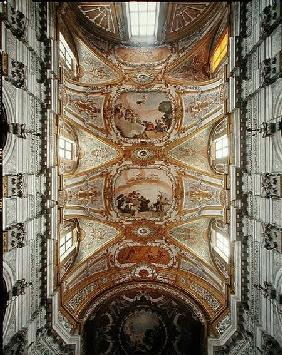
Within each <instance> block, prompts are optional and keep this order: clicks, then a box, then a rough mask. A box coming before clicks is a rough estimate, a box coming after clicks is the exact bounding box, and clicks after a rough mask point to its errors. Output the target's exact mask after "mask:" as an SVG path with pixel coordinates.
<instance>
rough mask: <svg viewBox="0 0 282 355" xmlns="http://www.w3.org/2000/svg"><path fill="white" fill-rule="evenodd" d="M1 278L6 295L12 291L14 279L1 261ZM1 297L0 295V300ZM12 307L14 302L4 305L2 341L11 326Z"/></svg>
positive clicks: (10, 270) (11, 272)
mask: <svg viewBox="0 0 282 355" xmlns="http://www.w3.org/2000/svg"><path fill="white" fill-rule="evenodd" d="M3 278H4V282H5V285H6V290H7V293H8V292H9V291H10V290H11V289H12V287H13V285H14V283H15V282H16V279H15V277H14V275H13V271H12V269H11V268H10V266H9V265H8V264H7V263H6V262H5V261H3ZM2 297H3V296H2V295H1V298H2ZM2 302H3V301H2ZM14 307H15V303H14V302H10V303H9V304H8V305H6V309H5V314H4V321H3V339H6V334H7V332H8V330H9V327H10V325H11V321H12V313H13V309H14ZM6 340H8V339H6Z"/></svg>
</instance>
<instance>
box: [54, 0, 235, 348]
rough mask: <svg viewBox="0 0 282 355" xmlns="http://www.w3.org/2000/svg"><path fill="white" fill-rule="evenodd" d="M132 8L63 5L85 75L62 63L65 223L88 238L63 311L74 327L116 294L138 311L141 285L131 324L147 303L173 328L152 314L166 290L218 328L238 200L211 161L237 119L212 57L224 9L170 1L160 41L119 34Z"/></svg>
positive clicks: (62, 272) (67, 263)
mask: <svg viewBox="0 0 282 355" xmlns="http://www.w3.org/2000/svg"><path fill="white" fill-rule="evenodd" d="M67 9H68V10H69V11H70V12H68V11H67ZM123 16H124V13H123V5H122V3H94V2H93V3H89V2H85V3H83V2H80V3H77V4H65V5H64V6H63V7H62V11H61V19H62V20H61V23H62V27H61V30H62V31H63V32H64V35H65V37H66V38H70V37H71V40H70V42H71V45H70V46H71V47H72V48H74V52H75V53H76V55H77V62H78V74H77V75H74V74H73V73H71V72H68V71H65V75H64V82H63V83H62V84H61V88H60V95H61V100H62V103H63V115H62V116H61V119H60V121H59V134H62V135H64V136H68V137H69V138H71V139H72V140H73V141H75V142H76V146H77V159H76V160H75V161H74V162H71V163H70V162H67V161H61V162H60V163H61V164H60V174H61V176H62V181H63V184H62V185H61V189H60V191H59V193H60V207H61V208H62V211H63V216H62V220H61V222H62V223H61V227H60V232H61V233H63V232H64V231H66V230H68V229H69V228H70V227H71V226H76V228H78V235H79V242H78V247H77V248H76V250H75V251H74V252H73V253H72V254H71V255H70V256H69V257H68V258H66V259H65V260H64V261H63V262H62V263H61V264H59V270H58V271H59V284H60V287H61V302H62V307H63V311H64V313H65V314H66V316H67V317H68V318H69V319H70V320H71V321H72V322H73V325H74V327H75V326H76V325H77V324H79V323H84V322H85V321H86V320H87V319H88V320H89V319H90V320H91V319H95V317H98V316H99V312H101V309H102V308H99V307H98V305H99V304H100V303H101V304H103V306H101V307H106V306H105V305H107V304H110V303H111V302H112V300H113V298H114V297H115V295H116V297H124V299H127V301H128V300H129V299H130V300H131V301H130V302H129V301H128V302H129V305H128V306H124V304H122V303H121V304H118V305H116V306H115V307H117V308H118V309H119V310H124V309H127V307H129V308H130V307H131V306H132V304H135V303H134V302H137V301H136V300H137V299H138V292H139V291H140V290H142V292H143V293H144V302H143V303H142V302H141V303H142V307H141V306H140V307H141V308H140V309H139V313H138V315H137V314H136V312H135V313H134V311H133V310H132V307H131V308H130V312H131V313H130V312H129V311H128V312H127V311H126V312H127V313H126V314H127V316H126V317H129V318H127V319H130V321H132V322H133V323H134V319H135V318H134V317H137V318H138V317H143V316H144V314H145V313H146V312H147V313H146V317H147V318H148V317H149V318H150V321H151V322H157V323H158V324H159V326H160V329H161V330H160V331H164V330H162V329H163V328H162V327H165V325H164V324H165V323H163V322H164V321H163V319H168V318H167V317H168V316H167V315H166V313H165V312H166V311H157V310H156V311H154V312H157V313H158V312H163V313H162V314H163V317H164V318H158V317H159V316H156V314H157V313H154V312H153V311H152V312H153V313H152V312H151V311H148V304H152V302H154V301H153V300H154V299H155V298H159V297H164V298H163V300H164V299H165V297H168V296H163V295H164V294H166V295H169V297H170V299H178V300H182V302H184V304H186V305H187V307H188V308H189V310H187V312H188V313H189V312H191V314H193V315H194V316H193V317H194V319H199V320H200V322H202V323H203V324H204V326H205V327H207V326H208V332H209V334H212V335H215V336H216V335H217V330H216V324H217V323H218V322H219V320H220V319H222V317H223V316H224V315H225V314H226V313H227V312H228V295H229V292H230V291H232V284H231V278H230V265H227V264H225V263H223V262H222V261H221V260H220V258H217V256H216V255H215V254H214V253H213V251H212V249H211V246H210V237H211V226H212V223H214V221H216V220H217V221H221V223H222V222H223V221H224V215H225V212H226V208H227V207H228V200H229V198H228V193H227V191H226V190H225V187H226V184H225V182H226V181H225V179H224V176H223V175H222V174H219V173H217V172H216V171H215V170H214V169H213V168H212V166H211V165H210V158H209V141H210V137H211V135H212V132H213V129H214V127H215V126H216V125H217V124H218V123H219V122H223V124H224V125H225V127H226V129H227V127H228V119H227V118H226V117H225V99H226V98H225V84H224V68H223V67H221V69H220V70H218V71H217V73H216V74H215V75H212V74H211V73H210V71H209V59H210V54H211V50H212V48H213V47H214V43H215V42H216V40H217V39H218V38H219V37H220V36H221V35H222V33H223V31H224V30H225V29H226V22H227V8H226V5H225V4H224V3H220V4H219V3H204V2H199V3H166V4H165V8H164V9H163V16H164V24H165V27H164V29H165V30H164V31H162V33H163V37H162V39H161V41H162V43H163V44H162V45H159V46H156V47H146V48H145V47H143V48H142V47H141V48H140V47H139V48H136V47H130V46H128V45H125V44H124V43H122V42H123V41H126V34H125V31H124V33H123V35H122V34H121V30H120V26H122V24H123V22H122V21H123ZM96 33H99V35H100V36H101V38H103V40H104V41H105V42H104V44H103V45H101V43H100V44H97V45H96V43H97V38H96V39H95V34H96ZM122 36H124V37H122ZM171 41H174V42H173V43H172V44H170V42H171ZM102 47H103V48H102ZM222 228H223V229H225V231H227V227H226V226H224V224H222ZM130 292H131V293H130ZM154 292H155V293H154ZM126 293H128V294H126ZM121 295H122V296H121ZM126 295H127V296H126ZM139 296H140V295H139ZM126 297H127V298H126ZM136 297H137V298H136ZM140 297H141V296H140ZM105 302H106V303H105ZM107 302H108V303H107ZM137 303H138V302H137ZM97 307H98V308H97ZM165 307H167V306H165ZM165 307H164V309H166V308H165ZM129 308H128V309H129ZM176 308H177V307H176ZM96 312H97V313H96ZM111 312H114V310H113V309H112V310H111ZM120 312H124V311H120ZM140 312H141V313H142V312H143V313H142V315H141V313H140ZM185 312H186V311H185ZM187 312H186V313H185V314H188V313H187ZM158 314H161V313H158ZM175 314H177V311H176V313H175ZM189 314H190V313H189ZM90 316H91V317H90ZM89 317H90V318H89ZM130 317H131V318H130ZM156 317H157V318H156ZM187 317H188V315H187ZM189 317H190V316H189ZM138 319H139V318H138ZM154 319H155V320H154ZM98 323H99V322H98ZM98 323H97V322H95V324H98ZM157 323H156V324H157ZM191 324H192V323H191ZM97 327H98V325H97ZM125 329H127V328H123V331H125ZM97 332H98V330H97ZM85 336H86V337H87V336H88V337H89V334H88V335H87V334H86V335H85ZM124 339H125V338H124ZM115 341H117V340H116V339H113V340H112V342H113V343H114V342H115ZM123 341H125V340H123ZM101 346H102V345H101ZM103 346H105V347H106V346H107V345H105V344H104V345H103ZM126 346H129V349H130V346H133V345H132V344H129V345H128V344H127V345H126ZM195 346H196V345H195ZM124 351H125V350H124ZM126 351H129V353H130V350H126ZM126 351H125V353H127V352H126ZM175 353H177V351H176V352H175Z"/></svg>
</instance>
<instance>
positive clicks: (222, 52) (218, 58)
mask: <svg viewBox="0 0 282 355" xmlns="http://www.w3.org/2000/svg"><path fill="white" fill-rule="evenodd" d="M227 49H228V31H225V33H224V34H223V36H221V38H220V39H219V41H218V43H217V45H216V47H215V49H214V51H213V52H212V55H211V59H210V68H211V72H212V73H214V72H215V71H216V69H217V68H218V67H219V65H220V63H221V62H222V61H223V59H224V58H225V57H226V55H227Z"/></svg>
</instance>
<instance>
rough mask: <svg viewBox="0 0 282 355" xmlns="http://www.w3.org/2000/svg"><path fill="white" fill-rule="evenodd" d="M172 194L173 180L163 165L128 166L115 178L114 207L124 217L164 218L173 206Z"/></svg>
mask: <svg viewBox="0 0 282 355" xmlns="http://www.w3.org/2000/svg"><path fill="white" fill-rule="evenodd" d="M172 196H173V189H172V182H171V180H170V178H169V177H168V175H167V172H166V171H165V170H162V169H157V168H131V169H125V170H123V171H122V172H121V174H120V175H119V176H118V177H117V179H116V182H115V187H114V204H115V208H116V209H117V211H118V213H119V215H120V216H122V217H125V218H136V217H137V218H138V217H139V218H150V219H152V218H153V219H155V218H157V219H159V218H162V217H164V216H165V215H166V213H167V211H168V210H169V209H170V207H171V206H172Z"/></svg>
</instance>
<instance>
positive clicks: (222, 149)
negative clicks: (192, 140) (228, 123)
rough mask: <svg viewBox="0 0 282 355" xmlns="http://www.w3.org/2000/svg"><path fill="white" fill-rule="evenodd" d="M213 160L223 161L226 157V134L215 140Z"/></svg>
mask: <svg viewBox="0 0 282 355" xmlns="http://www.w3.org/2000/svg"><path fill="white" fill-rule="evenodd" d="M214 142H215V158H216V159H223V158H226V157H227V156H228V151H229V149H228V138H227V134H224V135H223V136H221V137H219V138H217V139H215V141H214Z"/></svg>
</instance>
